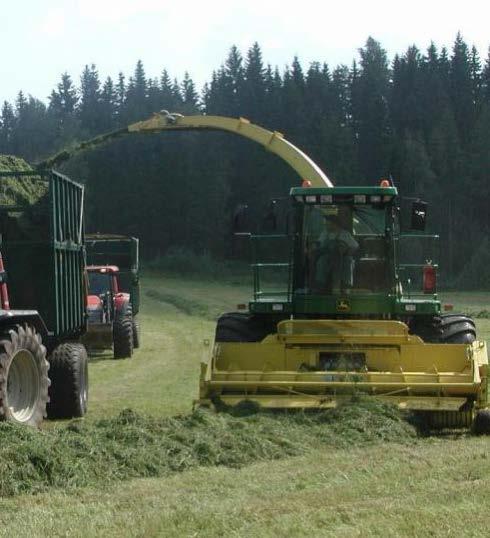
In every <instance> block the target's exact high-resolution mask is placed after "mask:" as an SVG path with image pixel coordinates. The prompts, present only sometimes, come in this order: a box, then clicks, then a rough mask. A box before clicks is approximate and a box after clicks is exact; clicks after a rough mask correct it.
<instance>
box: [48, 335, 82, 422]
mask: <svg viewBox="0 0 490 538" xmlns="http://www.w3.org/2000/svg"><path fill="white" fill-rule="evenodd" d="M49 363H50V365H51V367H50V375H51V388H50V390H49V394H50V397H51V401H50V402H49V404H48V417H49V418H73V417H83V416H84V415H85V413H86V412H87V404H88V357H87V350H86V349H85V346H83V345H82V344H79V343H64V344H60V345H59V346H58V347H56V348H55V350H54V351H53V353H52V354H51V356H50V357H49Z"/></svg>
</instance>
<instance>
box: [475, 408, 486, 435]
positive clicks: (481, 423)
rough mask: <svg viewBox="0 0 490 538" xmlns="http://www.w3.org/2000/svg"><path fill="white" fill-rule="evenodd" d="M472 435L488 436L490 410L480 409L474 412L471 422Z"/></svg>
mask: <svg viewBox="0 0 490 538" xmlns="http://www.w3.org/2000/svg"><path fill="white" fill-rule="evenodd" d="M473 433H474V434H476V435H485V434H486V435H490V409H481V410H480V411H477V412H476V416H475V420H474V421H473Z"/></svg>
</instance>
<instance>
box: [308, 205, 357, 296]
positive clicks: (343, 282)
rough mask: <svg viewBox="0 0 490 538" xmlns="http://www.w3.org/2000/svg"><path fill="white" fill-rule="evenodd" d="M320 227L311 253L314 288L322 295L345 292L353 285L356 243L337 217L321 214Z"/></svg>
mask: <svg viewBox="0 0 490 538" xmlns="http://www.w3.org/2000/svg"><path fill="white" fill-rule="evenodd" d="M324 225H325V227H324V229H323V231H322V232H321V234H320V236H319V238H318V243H317V245H318V246H317V248H316V249H315V251H314V252H313V256H314V265H315V279H314V280H315V287H316V288H318V289H319V290H322V291H325V292H326V293H333V294H338V293H345V292H346V291H347V292H348V290H350V289H351V288H352V286H353V275H354V255H355V253H356V252H357V251H358V250H359V243H358V242H357V241H356V240H355V239H354V237H353V235H352V234H351V232H350V231H348V230H347V229H345V227H343V226H342V224H341V222H340V219H339V217H338V216H337V215H325V216H324Z"/></svg>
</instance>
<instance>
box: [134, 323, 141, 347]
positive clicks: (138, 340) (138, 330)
mask: <svg viewBox="0 0 490 538" xmlns="http://www.w3.org/2000/svg"><path fill="white" fill-rule="evenodd" d="M140 345H141V328H140V322H139V320H138V319H137V318H136V316H134V317H133V348H134V349H137V348H139V347H140Z"/></svg>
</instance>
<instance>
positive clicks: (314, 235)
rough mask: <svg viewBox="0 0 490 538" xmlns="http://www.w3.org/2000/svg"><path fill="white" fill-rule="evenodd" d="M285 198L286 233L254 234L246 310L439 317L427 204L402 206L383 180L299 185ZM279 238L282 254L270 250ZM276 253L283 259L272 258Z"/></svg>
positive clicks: (433, 241)
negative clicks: (288, 200)
mask: <svg viewBox="0 0 490 538" xmlns="http://www.w3.org/2000/svg"><path fill="white" fill-rule="evenodd" d="M290 194H291V197H290V198H291V204H292V205H291V209H290V213H289V226H288V228H289V230H288V233H286V234H270V233H265V234H264V233H258V234H252V235H251V239H252V243H253V244H254V249H253V250H254V253H255V260H254V263H253V264H252V267H253V270H254V283H255V295H254V300H253V301H252V302H251V303H250V305H249V307H250V311H251V312H253V313H276V314H278V315H279V316H281V315H284V314H286V315H294V316H297V317H310V316H316V317H323V316H325V317H329V318H336V317H342V318H343V317H356V318H359V317H372V318H379V319H407V318H412V317H413V316H417V315H435V314H438V313H440V310H441V305H440V302H439V300H438V299H437V294H436V272H437V264H436V262H435V251H436V249H435V246H436V241H437V238H438V237H437V236H436V235H432V234H428V233H426V232H425V219H426V212H427V207H426V204H425V203H424V202H421V201H420V200H416V199H414V200H409V203H408V204H405V205H404V206H403V208H402V207H401V201H402V200H401V199H400V197H399V196H398V192H397V189H396V188H395V187H393V186H391V185H390V184H389V182H387V181H383V182H382V184H381V185H379V186H374V187H331V188H312V187H306V186H304V187H301V188H293V189H292V190H291V193H290ZM405 206H406V207H405ZM281 241H282V243H283V246H282V250H281V249H280V248H277V247H274V246H273V244H274V242H275V244H276V245H277V244H278V243H280V242H281ZM266 245H267V246H266ZM264 246H265V248H264ZM279 252H281V254H282V256H283V259H282V260H279V261H278V260H277V259H276V260H271V258H270V257H271V255H275V254H278V253H279ZM264 255H265V256H267V258H265V257H264ZM281 271H282V282H283V284H282V285H283V288H282V290H280V289H279V287H278V275H279V274H280V273H281Z"/></svg>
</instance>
